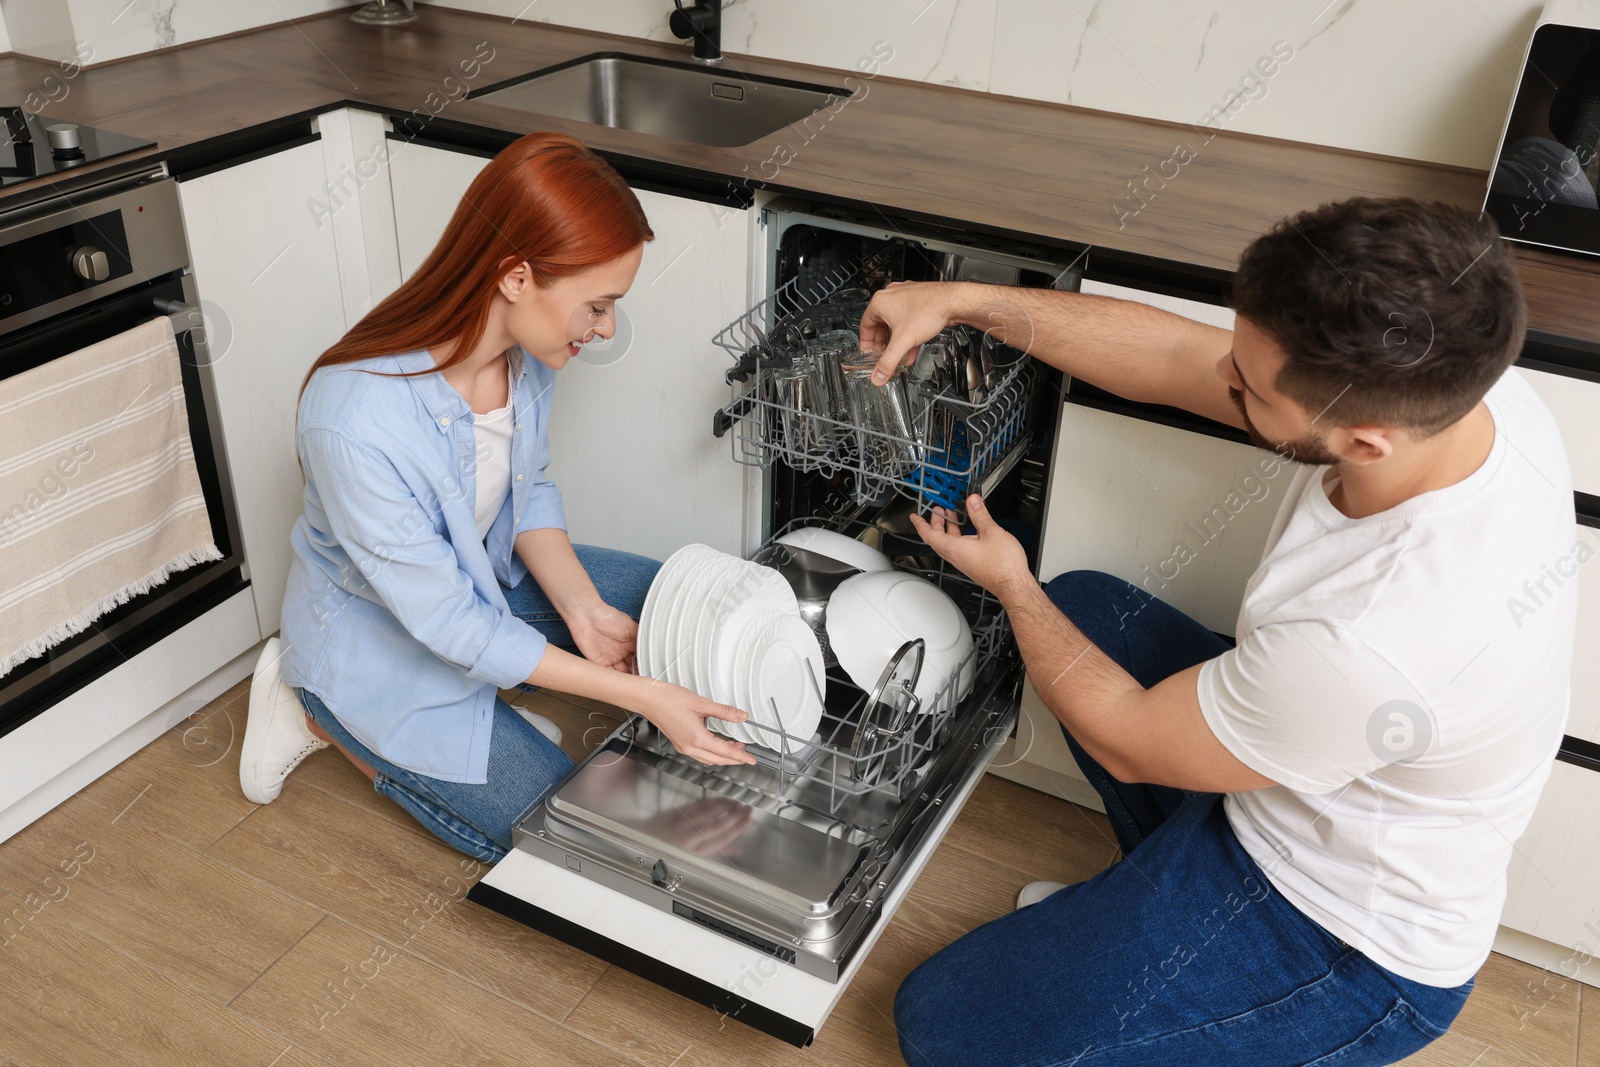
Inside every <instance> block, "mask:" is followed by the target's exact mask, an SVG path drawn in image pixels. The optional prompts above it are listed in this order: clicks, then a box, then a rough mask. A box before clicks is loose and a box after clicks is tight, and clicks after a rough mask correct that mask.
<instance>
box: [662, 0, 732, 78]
mask: <svg viewBox="0 0 1600 1067" xmlns="http://www.w3.org/2000/svg"><path fill="white" fill-rule="evenodd" d="M672 4H673V6H674V7H675V8H676V9H677V10H675V11H674V12H673V13H672V17H671V19H670V20H668V22H667V25H668V27H669V28H670V29H671V30H672V35H673V36H674V37H682V38H690V37H692V38H694V58H696V59H698V60H699V61H700V62H702V63H721V62H722V0H696V2H695V3H694V4H693V5H692V6H690V7H684V6H683V0H672Z"/></svg>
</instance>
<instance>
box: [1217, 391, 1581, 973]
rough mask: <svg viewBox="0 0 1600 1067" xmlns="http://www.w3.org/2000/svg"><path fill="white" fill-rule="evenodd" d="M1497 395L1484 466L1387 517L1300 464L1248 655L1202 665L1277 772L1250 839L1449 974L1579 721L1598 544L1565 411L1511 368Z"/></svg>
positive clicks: (1242, 818)
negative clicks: (1579, 497) (1582, 530)
mask: <svg viewBox="0 0 1600 1067" xmlns="http://www.w3.org/2000/svg"><path fill="white" fill-rule="evenodd" d="M1486 402H1487V406H1488V410H1489V413H1490V415H1491V416H1492V417H1493V419H1494V424H1495V439H1494V445H1493V447H1492V449H1491V451H1490V453H1489V458H1488V459H1487V460H1485V461H1484V463H1483V465H1482V466H1481V467H1480V468H1479V469H1478V470H1477V471H1475V472H1474V473H1472V474H1471V475H1469V476H1468V477H1467V478H1466V479H1464V480H1462V481H1460V482H1458V483H1456V484H1455V485H1451V486H1447V487H1446V488H1444V489H1440V490H1436V491H1434V492H1430V493H1423V494H1421V495H1420V496H1416V497H1413V498H1412V499H1410V500H1407V501H1405V502H1404V503H1402V504H1400V505H1399V506H1397V507H1394V508H1391V509H1389V510H1388V511H1384V512H1380V513H1379V514H1376V515H1370V516H1367V517H1366V518H1360V519H1352V518H1348V517H1346V516H1345V515H1344V514H1342V513H1341V512H1340V511H1339V510H1338V509H1337V508H1335V507H1334V506H1333V505H1332V503H1330V502H1329V499H1328V492H1327V490H1328V486H1329V482H1330V480H1331V479H1334V478H1336V476H1337V474H1336V471H1334V470H1331V469H1329V468H1325V467H1317V468H1306V469H1304V470H1302V471H1301V472H1299V474H1297V476H1296V478H1295V480H1294V482H1293V483H1292V484H1291V485H1290V486H1289V488H1288V490H1287V496H1286V498H1285V501H1284V504H1283V507H1282V508H1281V509H1280V511H1279V514H1278V517H1277V519H1276V521H1275V522H1274V524H1273V529H1272V531H1271V533H1270V534H1269V537H1268V541H1267V548H1266V551H1265V553H1264V555H1263V558H1262V561H1261V565H1260V567H1259V568H1257V570H1256V572H1255V573H1254V574H1253V575H1252V576H1251V578H1250V580H1249V582H1248V583H1247V585H1246V589H1245V598H1244V602H1243V603H1242V604H1241V605H1240V608H1239V621H1238V628H1237V634H1238V642H1239V643H1238V647H1237V648H1236V649H1234V650H1232V651H1230V652H1227V653H1224V654H1223V655H1221V656H1219V657H1217V658H1216V659H1213V660H1211V661H1209V662H1207V663H1206V664H1205V665H1204V666H1203V667H1202V668H1201V671H1200V677H1199V698H1200V707H1201V710H1202V712H1203V713H1204V715H1205V718H1206V722H1207V723H1208V724H1209V725H1210V726H1211V729H1212V731H1213V732H1214V733H1215V734H1216V735H1217V737H1218V739H1219V740H1221V742H1222V743H1223V745H1225V746H1226V747H1227V748H1228V750H1229V751H1230V752H1232V753H1233V754H1234V755H1235V756H1237V757H1238V758H1239V759H1240V760H1241V761H1242V762H1243V763H1245V764H1246V765H1247V766H1249V767H1251V768H1252V769H1253V770H1256V771H1258V772H1260V773H1261V774H1263V775H1266V776H1267V777H1268V778H1271V779H1272V780H1273V781H1275V782H1278V783H1280V784H1279V786H1277V787H1275V788H1271V789H1260V790H1256V791H1254V792H1248V793H1234V794H1230V795H1229V796H1228V797H1227V798H1226V800H1225V807H1226V811H1227V815H1228V821H1229V823H1230V825H1232V827H1233V830H1234V832H1235V833H1236V834H1237V835H1238V838H1239V841H1240V843H1241V844H1242V845H1243V846H1244V848H1245V850H1246V851H1247V852H1249V853H1250V855H1251V856H1252V857H1253V858H1254V859H1255V861H1256V862H1257V863H1258V864H1260V865H1261V867H1262V868H1263V870H1264V871H1265V872H1266V874H1267V876H1268V878H1269V879H1270V880H1271V882H1272V884H1273V885H1274V886H1275V887H1276V888H1277V889H1278V890H1279V891H1280V892H1282V893H1283V895H1284V897H1285V898H1286V899H1287V900H1289V901H1290V903H1292V904H1294V905H1295V906H1296V907H1297V908H1299V909H1300V911H1301V912H1303V913H1304V914H1306V915H1308V916H1309V917H1310V918H1312V919H1313V920H1315V921H1316V922H1317V923H1318V924H1319V925H1321V926H1322V927H1323V928H1324V929H1326V930H1328V931H1329V932H1331V933H1333V934H1334V935H1335V936H1337V937H1339V938H1340V939H1342V940H1343V941H1345V942H1346V943H1348V944H1349V945H1351V946H1352V947H1353V948H1355V949H1357V950H1359V951H1361V952H1363V953H1365V954H1366V955H1367V956H1368V957H1370V958H1371V959H1372V960H1374V961H1375V962H1377V963H1378V964H1380V965H1381V966H1383V967H1386V968H1388V969H1389V970H1391V971H1393V972H1395V973H1396V974H1399V975H1401V976H1402V977H1405V978H1409V979H1411V980H1413V981H1417V982H1422V983H1425V984H1428V985H1434V986H1442V987H1451V986H1457V985H1460V984H1461V983H1463V982H1465V981H1466V980H1467V979H1468V978H1470V977H1472V975H1473V974H1474V973H1475V972H1476V971H1477V969H1478V967H1479V966H1481V965H1482V963H1483V961H1484V960H1485V959H1486V958H1487V957H1488V955H1489V949H1490V945H1491V944H1492V942H1493V940H1494V936H1495V930H1496V928H1497V927H1498V925H1499V921H1500V912H1501V908H1502V906H1503V905H1504V903H1505V895H1506V868H1507V866H1508V864H1509V862H1510V860H1511V856H1512V842H1513V841H1515V840H1516V839H1517V837H1518V836H1520V835H1521V834H1522V832H1523V831H1524V830H1525V829H1526V828H1527V825H1528V821H1529V819H1530V818H1531V817H1532V815H1533V809H1534V805H1535V803H1536V802H1537V801H1538V799H1539V792H1540V790H1541V788H1542V787H1543V785H1544V783H1545V780H1546V779H1547V778H1548V777H1549V775H1550V764H1551V760H1552V758H1553V757H1554V756H1555V754H1556V750H1557V748H1558V746H1559V745H1560V742H1561V737H1562V733H1563V731H1564V729H1565V724H1566V718H1567V708H1568V700H1569V692H1568V687H1569V678H1570V675H1571V666H1572V646H1573V635H1574V630H1575V627H1576V619H1577V591H1578V582H1577V578H1576V573H1577V570H1576V568H1577V564H1578V563H1581V562H1583V560H1584V559H1586V558H1587V557H1588V555H1589V554H1591V550H1589V549H1588V546H1587V545H1586V544H1584V543H1581V542H1579V541H1578V537H1577V528H1576V524H1575V523H1574V520H1573V505H1572V500H1573V498H1572V483H1571V474H1570V471H1569V469H1568V463H1567V456H1566V452H1565V450H1564V449H1563V447H1562V444H1561V439H1560V436H1559V434H1558V432H1557V430H1556V425H1555V420H1554V418H1553V417H1552V416H1551V414H1550V412H1549V409H1547V408H1546V407H1545V406H1544V404H1543V403H1542V402H1541V401H1540V400H1539V398H1538V396H1537V395H1536V394H1535V393H1534V391H1533V388H1532V387H1531V386H1530V385H1529V384H1528V383H1527V382H1526V381H1525V380H1524V379H1523V378H1522V376H1521V375H1520V374H1519V373H1518V372H1517V371H1516V370H1515V369H1513V370H1510V371H1507V372H1506V374H1505V376H1504V377H1503V378H1502V379H1501V380H1500V381H1499V382H1497V383H1496V384H1495V386H1494V388H1493V389H1491V390H1490V391H1489V394H1488V396H1487V397H1486ZM1467 417H1468V418H1481V417H1482V415H1477V414H1474V415H1469V416H1467ZM1530 588H1531V589H1532V590H1533V591H1534V592H1533V594H1532V595H1531V596H1530V593H1529V589H1530Z"/></svg>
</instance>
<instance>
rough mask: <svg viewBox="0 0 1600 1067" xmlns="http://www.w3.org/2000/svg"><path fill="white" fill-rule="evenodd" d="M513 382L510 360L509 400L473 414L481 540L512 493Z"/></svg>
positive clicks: (507, 397)
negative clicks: (499, 405) (480, 412)
mask: <svg viewBox="0 0 1600 1067" xmlns="http://www.w3.org/2000/svg"><path fill="white" fill-rule="evenodd" d="M516 392H517V391H516V389H515V387H514V386H513V385H512V384H511V363H510V361H509V360H508V361H507V362H506V402H505V405H504V406H503V407H498V408H495V409H494V410H493V411H488V412H485V413H484V414H482V415H479V414H478V413H477V412H473V415H472V437H473V444H474V446H475V449H476V451H477V456H478V473H477V497H478V499H477V501H476V503H475V507H474V516H473V517H474V518H475V519H476V521H477V525H478V540H480V541H482V540H483V539H484V538H485V537H488V536H489V527H491V526H493V525H494V520H495V517H496V516H497V515H499V514H500V509H501V508H502V507H504V506H505V503H506V497H508V496H510V495H511V423H512V419H511V410H512V408H513V406H514V404H513V401H514V400H515V398H516Z"/></svg>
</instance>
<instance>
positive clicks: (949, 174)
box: [0, 3, 1600, 342]
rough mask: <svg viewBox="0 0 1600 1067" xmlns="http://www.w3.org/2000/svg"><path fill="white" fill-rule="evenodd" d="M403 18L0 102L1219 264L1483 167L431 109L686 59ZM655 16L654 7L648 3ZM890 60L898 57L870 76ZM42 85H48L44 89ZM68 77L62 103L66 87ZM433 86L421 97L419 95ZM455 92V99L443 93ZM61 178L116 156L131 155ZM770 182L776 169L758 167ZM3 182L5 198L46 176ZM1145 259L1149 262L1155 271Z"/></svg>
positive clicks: (1027, 125) (985, 112)
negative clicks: (428, 130)
mask: <svg viewBox="0 0 1600 1067" xmlns="http://www.w3.org/2000/svg"><path fill="white" fill-rule="evenodd" d="M421 10H422V18H421V19H420V20H419V21H418V22H416V23H413V24H412V25H411V26H408V27H399V28H377V27H371V26H358V25H356V24H354V23H352V22H350V21H349V19H348V18H347V17H346V14H345V12H342V11H335V12H330V13H328V14H326V15H321V16H317V17H313V18H305V19H298V20H295V21H294V22H293V23H280V24H277V25H274V26H271V27H267V28H263V29H259V30H253V31H249V32H247V33H243V34H239V35H236V36H232V37H225V38H218V39H214V40H210V41H205V42H199V43H196V44H192V45H183V46H179V47H176V48H171V49H166V50H163V51H160V52H155V53H149V54H146V55H141V56H134V57H130V58H128V59H124V60H117V61H114V62H110V63H105V64H102V65H99V66H94V67H90V68H86V69H83V70H81V71H78V72H76V74H75V75H74V76H72V77H70V78H68V77H66V76H65V73H64V72H63V71H62V70H61V69H60V67H59V66H58V65H57V64H53V63H48V62H44V61H40V60H34V59H29V58H26V57H19V56H15V55H7V56H4V57H0V101H4V102H20V101H23V100H27V99H29V94H38V95H37V96H36V97H34V98H33V99H34V100H36V101H40V102H43V101H45V100H53V101H54V102H50V103H47V104H45V105H44V106H43V107H36V108H34V109H35V110H43V111H44V113H45V114H47V115H49V116H50V117H51V118H59V119H65V120H70V121H75V122H80V123H84V124H87V125H94V126H102V127H105V128H107V129H110V130H114V131H116V132H119V133H125V134H130V135H135V136H141V137H146V138H149V139H152V140H154V141H156V142H157V146H156V147H155V148H153V149H149V150H147V151H145V152H143V153H140V154H139V157H138V158H146V159H151V160H155V159H162V158H166V157H167V156H169V155H171V154H172V153H173V152H174V150H177V149H180V148H183V147H185V146H191V145H194V144H197V143H200V142H204V141H208V140H211V139H214V138H218V137H222V136H226V135H229V134H234V133H237V132H238V131H241V130H244V129H247V128H250V127H255V126H260V125H264V124H270V123H272V122H274V121H279V120H282V119H284V118H286V117H288V116H292V115H297V114H303V113H308V112H316V111H322V110H326V109H329V108H331V107H335V106H339V105H341V104H343V103H350V104H358V105H366V106H369V107H373V108H375V109H378V110H384V111H390V112H400V113H404V112H409V111H412V110H413V109H420V110H421V111H422V112H424V113H427V112H430V111H434V110H437V111H438V114H439V117H440V118H441V119H447V120H451V121H453V122H459V123H467V124H471V125H474V126H482V127H486V128H489V129H492V130H496V131H505V132H512V133H517V134H521V133H526V132H529V131H530V130H533V129H536V128H542V129H557V130H564V131H566V132H569V133H572V134H574V135H576V136H578V137H581V138H582V139H583V140H584V142H585V143H586V144H589V145H590V146H592V147H594V148H596V149H599V150H602V151H607V152H613V153H618V154H621V155H624V156H628V157H632V158H634V159H639V160H646V161H650V162H653V163H661V164H666V165H669V166H674V167H685V168H690V169H693V170H698V171H703V172H706V173H708V174H712V175H720V176H725V177H726V178H728V179H731V180H734V181H737V182H743V181H744V180H746V179H751V180H752V181H753V182H754V183H755V184H757V185H763V186H765V187H767V188H772V189H779V190H785V191H792V192H795V193H799V194H802V195H810V196H821V197H828V198H836V199H840V200H848V201H853V202H856V203H859V204H865V205H876V206H877V207H879V208H881V209H882V210H883V211H884V212H886V213H890V214H900V215H909V216H913V217H918V218H925V219H934V220H946V221H949V222H954V223H964V224H969V225H977V226H981V227H985V228H989V229H992V230H998V231H1004V232H1011V233H1015V234H1019V235H1022V234H1026V235H1032V236H1038V237H1044V238H1049V239H1054V240H1058V241H1064V242H1072V243H1075V244H1085V245H1091V246H1094V247H1093V249H1092V250H1091V252H1090V262H1091V264H1092V263H1093V262H1094V261H1095V257H1096V256H1097V255H1100V256H1103V257H1106V258H1117V259H1124V260H1128V259H1133V260H1138V261H1142V258H1141V257H1148V258H1149V259H1150V260H1155V261H1165V263H1167V264H1171V265H1179V264H1182V265H1188V266H1190V267H1199V268H1202V269H1204V270H1206V271H1210V272H1215V271H1227V270H1231V269H1232V267H1233V265H1234V263H1235V262H1236V260H1237V257H1238V255H1239V252H1240V251H1241V250H1242V249H1243V248H1244V246H1245V245H1246V244H1248V243H1249V242H1250V240H1251V239H1252V238H1254V237H1255V236H1256V235H1257V234H1258V233H1259V232H1261V231H1262V230H1263V229H1265V228H1266V227H1267V226H1269V225H1270V224H1271V223H1272V222H1274V221H1275V220H1276V219H1278V218H1279V217H1280V216H1282V215H1286V214H1290V213H1292V212H1295V211H1299V210H1301V209H1303V208H1307V207H1312V206H1315V205H1316V204H1319V203H1323V202H1325V201H1329V200H1338V199H1343V198H1345V197H1349V196H1354V195H1359V194H1365V195H1374V196H1385V195H1406V196H1417V197H1424V198H1434V199H1439V200H1445V201H1448V202H1450V203H1455V204H1461V205H1464V206H1468V207H1473V208H1476V207H1477V206H1479V204H1480V202H1481V199H1482V194H1483V189H1484V186H1485V182H1486V176H1485V174H1484V173H1483V172H1481V171H1471V170H1465V169H1461V168H1455V167H1445V166H1438V165H1432V164H1424V163H1416V162H1411V161H1407V160H1400V159H1393V158H1386V157H1376V156H1370V155H1364V154H1360V153H1355V152H1345V151H1339V150H1334V149H1328V148H1320V147H1317V146H1313V145H1305V144H1299V143H1295V142H1289V141H1280V140H1274V139H1270V138H1262V137H1255V136H1251V135H1246V134H1237V133H1232V132H1223V133H1220V134H1218V135H1216V136H1215V138H1214V139H1213V140H1211V141H1209V142H1206V141H1205V140H1204V138H1203V135H1202V134H1201V133H1199V132H1197V131H1196V129H1195V128H1193V127H1190V126H1185V125H1181V124H1174V123H1165V122H1155V121H1149V120H1143V119H1135V118H1129V117H1126V116H1121V115H1113V114H1109V113H1106V112H1098V111H1090V110H1086V109H1083V108H1075V107H1067V106H1062V105H1057V104H1045V103H1038V102H1033V101H1027V100H1021V99H1018V98H1015V97H1003V96H996V95H992V94H988V93H977V92H972V91H969V90H961V89H955V88H950V87H946V86H938V85H927V84H924V83H922V82H914V81H906V80H900V79H895V78H891V77H889V76H887V74H882V75H879V76H878V77H875V78H870V79H865V78H861V77H860V76H859V75H857V76H855V80H854V81H853V82H852V83H851V84H852V86H860V85H865V92H864V93H862V92H861V91H860V90H859V88H858V92H857V99H852V100H851V101H850V103H848V104H847V105H845V106H843V107H841V108H840V109H838V111H837V113H836V114H833V115H830V116H829V118H828V121H827V123H826V124H825V125H824V126H822V127H821V128H820V129H818V130H817V131H815V133H814V134H813V135H812V136H811V138H810V139H809V140H806V139H805V136H804V135H803V134H802V133H801V132H799V131H797V130H795V129H793V128H790V129H787V130H785V131H782V132H780V134H778V135H774V136H773V137H771V138H768V139H767V140H764V141H758V142H756V143H754V144H751V145H748V146H745V147H741V148H708V147H705V146H702V145H695V144H688V143H684V142H680V141H673V140H669V139H666V138H660V137H653V136H650V135H646V134H638V133H632V132H629V131H626V130H613V129H608V128H604V127H596V126H590V125H588V124H585V123H577V122H568V121H564V120H559V119H544V118H536V117H535V116H532V115H530V114H528V113H527V112H523V111H517V110H512V109H508V108H505V107H499V106H495V105H491V104H486V103H482V102H480V101H474V100H462V99H455V100H447V99H446V97H447V96H448V95H449V94H450V90H449V89H448V88H447V86H446V81H445V80H446V78H447V77H448V76H451V75H456V76H457V77H459V74H460V70H459V67H458V64H459V63H461V62H462V61H463V60H470V59H471V58H472V57H473V55H474V52H475V50H476V47H477V45H478V43H479V42H483V41H487V42H488V43H489V45H490V46H492V48H493V49H494V52H493V55H492V58H491V59H490V60H489V62H488V64H487V65H486V66H485V67H484V68H483V70H482V72H481V73H480V75H479V76H478V77H477V78H476V79H474V80H473V82H472V83H471V86H472V88H474V89H477V88H481V87H483V86H485V85H490V84H494V83H496V82H500V81H504V80H506V79H508V78H512V77H515V76H517V75H520V74H525V73H528V72H531V71H534V70H538V69H541V68H544V67H548V66H551V65H553V64H556V63H561V62H564V61H566V60H569V59H573V58H576V57H578V56H582V55H586V54H589V53H591V52H597V51H605V50H612V49H616V50H625V51H628V52H631V53H635V54H640V55H653V56H662V57H666V58H679V59H681V58H684V57H686V55H687V53H686V51H685V50H684V49H683V48H681V47H674V46H671V45H665V44H656V43H652V42H647V41H642V40H639V39H636V38H628V37H618V36H612V35H607V34H597V33H589V32H584V31H580V30H570V29H563V28H560V27H555V26H549V25H545V24H541V23H529V22H522V23H513V22H511V21H510V20H507V19H504V18H498V17H491V16H486V15H477V14H472V13H468V12H463V11H456V10H453V9H449V8H438V7H431V6H424V7H423V8H422V9H421ZM662 10H663V17H665V12H666V10H667V7H666V4H665V3H663V8H662ZM728 69H730V70H733V69H737V70H740V71H745V72H748V73H751V74H757V75H768V76H775V77H788V78H798V79H801V80H805V81H810V82H820V83H823V84H828V85H835V86H838V85H843V84H845V78H846V77H847V75H849V73H850V72H841V71H834V70H828V69H826V68H820V67H810V66H805V65H801V64H794V63H781V62H775V61H772V60H765V59H757V58H753V57H744V56H736V55H735V56H730V57H729V62H728ZM884 69H885V70H886V71H892V70H893V63H892V61H891V62H890V63H889V64H888V65H887V66H886V67H885V68H884ZM47 79H53V80H47ZM63 90H64V92H65V95H64V96H63ZM430 94H437V95H435V96H433V97H432V98H431V99H430ZM457 94H458V95H459V90H457ZM1180 143H1183V144H1186V145H1188V146H1189V147H1190V148H1191V149H1193V150H1194V152H1195V156H1194V158H1193V159H1192V160H1190V161H1188V162H1186V163H1183V164H1182V165H1181V166H1177V165H1176V164H1174V163H1168V164H1167V165H1166V167H1165V173H1167V174H1172V173H1173V169H1174V167H1175V166H1176V167H1177V173H1176V176H1175V177H1172V178H1171V179H1170V180H1168V181H1167V182H1166V184H1165V186H1164V187H1161V188H1159V190H1158V191H1157V192H1156V194H1155V195H1154V196H1153V197H1152V198H1151V199H1149V201H1148V203H1147V205H1146V206H1145V207H1144V208H1143V210H1141V211H1140V212H1139V213H1138V214H1137V215H1133V216H1131V217H1127V218H1124V219H1122V220H1121V226H1120V228H1119V219H1118V215H1117V212H1116V211H1115V210H1114V209H1113V207H1112V205H1113V204H1122V205H1124V207H1125V209H1127V208H1131V207H1133V206H1135V204H1134V202H1133V201H1131V200H1129V199H1128V197H1129V186H1128V183H1129V182H1131V181H1133V180H1135V179H1138V178H1142V177H1144V175H1145V174H1146V173H1147V172H1146V171H1145V170H1144V168H1145V167H1147V166H1148V167H1149V168H1150V171H1149V172H1148V173H1155V172H1157V167H1158V165H1159V164H1161V161H1163V160H1167V159H1169V157H1171V156H1172V155H1173V151H1174V148H1175V146H1177V145H1178V144H1180ZM131 158H135V157H123V158H121V159H118V160H111V161H107V162H105V163H102V164H94V165H89V166H86V167H84V168H83V169H82V170H80V171H75V172H73V178H72V179H71V181H72V182H73V183H77V182H78V181H80V180H81V179H80V177H79V176H82V175H88V174H91V173H93V172H94V171H97V170H100V171H108V170H110V169H116V170H122V169H126V167H127V162H128V160H129V159H131ZM774 174H775V176H774ZM52 180H54V181H57V182H59V179H38V180H37V181H33V182H27V183H21V184H19V185H16V186H8V187H7V188H6V190H5V195H4V196H3V197H0V208H3V207H4V206H5V200H6V199H9V198H11V197H12V196H13V195H14V194H19V193H26V192H27V191H28V190H30V189H36V188H38V187H40V186H41V185H43V184H45V183H46V182H48V181H52ZM1517 255H1518V261H1519V264H1520V266H1521V270H1522V275H1523V279H1524V284H1525V288H1526V291H1527V299H1528V306H1529V318H1530V325H1531V326H1533V327H1534V328H1536V329H1540V330H1545V331H1549V332H1552V333H1556V334H1562V335H1566V336H1569V337H1576V338H1581V339H1584V340H1587V341H1591V342H1594V341H1600V261H1595V260H1589V259H1585V258H1582V257H1577V256H1565V255H1555V254H1548V253H1541V252H1536V251H1531V250H1522V249H1519V250H1518V254H1517ZM1150 265H1151V266H1155V267H1158V268H1159V267H1160V266H1161V265H1162V264H1161V263H1156V264H1150Z"/></svg>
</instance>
